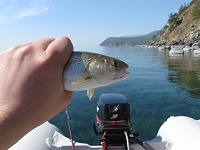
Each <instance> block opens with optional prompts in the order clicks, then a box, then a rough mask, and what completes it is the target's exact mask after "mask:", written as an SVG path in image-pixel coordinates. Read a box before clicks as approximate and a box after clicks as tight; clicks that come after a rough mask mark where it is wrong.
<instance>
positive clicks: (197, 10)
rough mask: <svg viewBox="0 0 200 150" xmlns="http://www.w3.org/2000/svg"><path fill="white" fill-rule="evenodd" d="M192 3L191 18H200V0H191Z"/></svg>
mask: <svg viewBox="0 0 200 150" xmlns="http://www.w3.org/2000/svg"><path fill="white" fill-rule="evenodd" d="M192 2H193V3H194V5H195V6H194V9H193V10H192V16H193V19H199V18H200V0H193V1H192Z"/></svg>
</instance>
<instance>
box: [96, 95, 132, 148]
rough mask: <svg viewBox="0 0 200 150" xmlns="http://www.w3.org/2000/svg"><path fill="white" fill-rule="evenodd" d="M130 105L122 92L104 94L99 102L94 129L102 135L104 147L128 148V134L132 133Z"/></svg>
mask: <svg viewBox="0 0 200 150" xmlns="http://www.w3.org/2000/svg"><path fill="white" fill-rule="evenodd" d="M131 128H132V125H131V121H130V107H129V104H128V100H127V98H126V97H125V96H123V95H121V94H102V95H101V96H100V97H99V100H98V102H97V114H96V121H95V123H94V130H95V133H96V134H97V135H102V145H103V147H104V149H108V148H109V147H110V148H111V147H112V148H113V146H114V147H115V148H116V146H117V148H120V149H121V148H122V147H124V149H126V148H127V142H126V136H125V133H126V134H127V135H129V134H130V131H131Z"/></svg>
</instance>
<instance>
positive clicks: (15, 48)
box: [8, 43, 32, 51]
mask: <svg viewBox="0 0 200 150" xmlns="http://www.w3.org/2000/svg"><path fill="white" fill-rule="evenodd" d="M31 44H32V43H26V44H23V45H18V46H13V47H10V48H9V49H8V50H9V51H13V50H18V49H21V48H22V47H26V46H28V45H31Z"/></svg>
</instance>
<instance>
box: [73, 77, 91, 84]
mask: <svg viewBox="0 0 200 150" xmlns="http://www.w3.org/2000/svg"><path fill="white" fill-rule="evenodd" d="M90 80H91V77H87V78H85V79H84V80H80V81H77V82H72V83H71V84H82V83H86V82H89V81H90Z"/></svg>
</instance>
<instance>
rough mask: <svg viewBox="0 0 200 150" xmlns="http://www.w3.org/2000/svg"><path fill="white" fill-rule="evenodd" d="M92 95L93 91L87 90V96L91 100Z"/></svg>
mask: <svg viewBox="0 0 200 150" xmlns="http://www.w3.org/2000/svg"><path fill="white" fill-rule="evenodd" d="M93 95H94V89H89V90H87V96H88V98H89V99H90V100H91V99H92V96H93Z"/></svg>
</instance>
